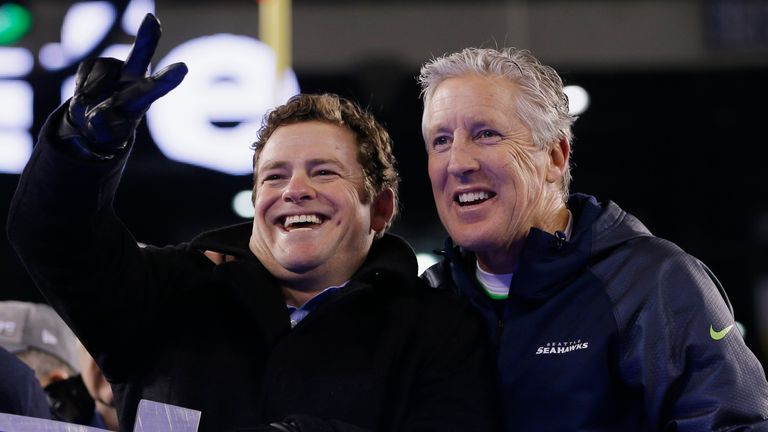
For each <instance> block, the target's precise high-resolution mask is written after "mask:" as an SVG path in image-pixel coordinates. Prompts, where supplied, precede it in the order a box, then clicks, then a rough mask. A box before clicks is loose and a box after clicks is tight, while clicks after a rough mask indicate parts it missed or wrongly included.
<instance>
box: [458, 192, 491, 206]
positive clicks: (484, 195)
mask: <svg viewBox="0 0 768 432" xmlns="http://www.w3.org/2000/svg"><path fill="white" fill-rule="evenodd" d="M490 197H491V195H490V194H489V193H488V192H465V193H463V194H459V202H460V203H462V204H464V203H469V202H473V201H480V200H487V199H488V198H490Z"/></svg>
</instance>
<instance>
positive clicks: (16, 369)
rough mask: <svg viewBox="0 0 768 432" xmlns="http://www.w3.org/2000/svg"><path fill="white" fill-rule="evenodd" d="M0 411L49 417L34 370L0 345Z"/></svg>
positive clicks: (49, 413)
mask: <svg viewBox="0 0 768 432" xmlns="http://www.w3.org/2000/svg"><path fill="white" fill-rule="evenodd" d="M0 413H6V414H16V415H22V416H27V417H36V418H42V419H47V420H50V419H51V410H50V408H49V407H48V399H47V398H46V397H45V393H44V392H43V388H42V387H41V386H40V382H39V381H38V380H37V378H36V377H35V371H33V370H32V369H30V368H29V367H28V366H27V365H26V364H24V362H22V361H21V360H19V359H18V358H17V357H16V356H15V355H13V354H11V353H9V352H8V351H6V350H5V349H4V348H2V347H0Z"/></svg>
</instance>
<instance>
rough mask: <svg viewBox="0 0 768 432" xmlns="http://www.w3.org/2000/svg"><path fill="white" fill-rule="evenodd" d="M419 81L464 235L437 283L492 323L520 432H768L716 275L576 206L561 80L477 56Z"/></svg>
mask: <svg viewBox="0 0 768 432" xmlns="http://www.w3.org/2000/svg"><path fill="white" fill-rule="evenodd" d="M419 81H420V83H421V86H422V93H423V98H424V115H423V119H422V132H423V135H424V141H425V143H426V148H427V153H428V171H429V177H430V180H431V183H432V192H433V195H434V199H435V203H436V206H437V209H438V212H439V215H440V220H441V221H442V223H443V225H444V226H445V228H446V229H447V231H448V233H449V234H450V238H449V239H448V240H447V242H446V247H445V250H444V251H443V253H444V259H443V261H441V262H440V263H438V264H436V265H435V266H433V267H431V268H430V269H428V270H427V271H426V272H425V274H424V275H423V277H424V278H425V279H426V280H428V281H429V283H430V284H431V285H432V286H435V287H441V288H446V289H451V290H454V291H456V292H458V293H460V294H461V295H462V296H464V297H466V298H468V299H469V301H470V302H471V303H472V304H473V305H474V306H475V307H476V308H477V309H479V310H480V311H481V313H482V314H483V315H484V317H485V319H486V322H487V325H488V330H489V332H490V340H491V341H492V344H493V345H494V346H495V349H496V355H497V362H498V380H499V388H500V389H501V392H502V398H503V403H504V406H503V409H504V416H505V428H506V430H525V431H528V430H546V431H555V430H569V431H575V430H579V431H586V430H589V431H595V430H601V431H606V430H611V431H655V430H677V431H705V430H718V431H726V430H728V431H732V430H768V421H767V420H766V418H768V384H766V380H765V375H764V372H763V369H762V367H761V366H760V364H759V362H758V361H757V359H756V358H755V356H754V355H753V354H752V352H750V350H749V349H748V348H747V347H746V345H745V344H744V340H743V339H742V336H741V334H740V333H739V332H738V331H732V329H733V328H734V324H735V321H734V317H733V313H732V309H731V305H730V303H729V301H728V298H727V297H726V295H725V291H724V289H723V287H722V286H721V285H720V283H719V282H718V281H717V279H716V278H715V276H714V275H713V274H712V272H711V271H710V270H709V269H708V268H707V267H706V266H705V265H704V264H703V263H701V262H700V261H698V260H697V259H696V258H694V257H692V256H690V255H688V254H687V253H685V252H684V251H682V250H681V249H680V248H679V247H677V246H676V245H674V244H672V243H670V242H669V241H666V240H663V239H660V238H658V237H655V236H653V235H652V234H651V233H650V232H649V231H648V229H647V228H646V227H645V226H643V224H642V223H641V222H640V221H639V220H637V219H636V218H635V217H633V216H632V215H630V214H628V213H626V212H625V211H623V210H622V209H621V208H619V207H618V206H617V205H616V204H615V203H613V202H610V201H608V202H599V201H598V200H597V199H596V198H595V197H592V196H589V195H584V194H574V195H569V190H568V187H569V181H570V166H569V159H570V153H571V125H572V124H573V122H574V120H575V119H574V118H573V117H572V116H571V115H570V114H569V112H568V98H567V97H566V95H565V94H564V92H563V84H562V80H561V79H560V77H559V76H558V74H557V73H556V72H555V70H554V69H552V68H551V67H548V66H546V65H543V64H542V63H540V62H539V61H538V60H537V59H536V58H535V57H534V56H533V55H531V53H530V52H528V51H526V50H519V49H515V48H506V49H500V50H497V49H476V48H467V49H464V50H462V51H460V52H457V53H453V54H450V55H446V56H444V57H441V58H438V59H435V60H432V61H430V62H428V63H427V64H426V65H424V67H423V68H422V69H421V74H420V77H419Z"/></svg>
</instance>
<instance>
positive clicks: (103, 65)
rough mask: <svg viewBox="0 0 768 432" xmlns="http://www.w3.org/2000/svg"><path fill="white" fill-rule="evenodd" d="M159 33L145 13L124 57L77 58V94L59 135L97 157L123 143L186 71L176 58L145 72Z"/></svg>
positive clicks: (112, 152)
mask: <svg viewBox="0 0 768 432" xmlns="http://www.w3.org/2000/svg"><path fill="white" fill-rule="evenodd" d="M160 33H161V31H160V22H159V21H158V20H157V18H155V16H154V15H152V14H147V16H146V17H145V18H144V21H143V22H142V23H141V27H139V31H138V33H137V34H136V41H135V42H134V43H133V47H132V48H131V53H130V54H128V58H127V59H126V60H125V62H122V61H120V60H116V59H112V58H97V59H89V60H85V61H83V62H82V63H80V66H79V67H78V69H77V75H76V76H75V95H74V96H73V97H72V99H70V101H69V107H68V109H67V112H66V115H65V119H64V122H63V124H61V126H60V128H59V131H58V132H59V136H60V137H61V138H73V141H74V142H75V144H76V145H77V146H79V147H81V148H80V149H78V151H79V152H80V153H84V154H90V156H95V157H96V158H98V159H111V158H112V157H114V156H115V155H116V154H119V153H120V152H121V151H122V150H124V149H125V148H126V147H127V145H128V143H129V142H130V141H131V140H132V138H133V134H134V131H135V129H136V126H138V124H139V121H140V120H141V118H142V117H143V116H144V113H145V112H146V111H147V109H149V106H150V105H151V104H152V102H154V101H156V100H157V99H158V98H160V97H162V96H163V95H165V94H166V93H168V92H169V91H171V90H173V89H174V88H176V86H178V85H179V84H180V83H181V81H182V80H183V79H184V76H185V75H186V74H187V66H186V65H185V64H184V63H174V64H172V65H170V66H168V67H166V68H164V69H163V70H161V71H159V72H156V73H155V74H153V75H149V73H148V68H149V63H150V61H151V60H152V56H153V55H154V53H155V49H156V48H157V43H158V41H159V40H160Z"/></svg>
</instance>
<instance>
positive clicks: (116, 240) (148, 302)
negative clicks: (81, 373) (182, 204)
mask: <svg viewBox="0 0 768 432" xmlns="http://www.w3.org/2000/svg"><path fill="white" fill-rule="evenodd" d="M65 108H66V104H65V105H64V106H62V107H61V108H59V109H58V110H56V111H55V112H54V113H53V114H51V116H50V117H49V118H48V120H47V121H46V124H45V125H44V126H43V128H42V131H41V133H40V136H39V139H38V143H37V145H36V146H35V149H34V151H33V154H32V157H31V158H30V160H29V162H28V164H27V166H26V168H25V169H24V172H23V173H22V175H21V178H20V181H19V184H18V187H17V190H16V193H15V195H14V197H13V199H12V201H11V206H10V214H9V218H8V224H7V229H8V237H9V239H10V241H11V244H12V245H13V247H14V249H15V250H16V252H17V253H18V255H19V257H20V258H21V260H22V262H23V264H24V266H25V267H26V268H27V271H28V272H29V274H30V275H31V277H32V279H33V280H34V282H35V284H36V285H37V287H38V288H39V289H40V290H41V291H42V293H43V295H44V296H45V297H46V299H47V301H48V302H49V303H50V304H51V305H52V306H53V307H54V308H55V309H56V310H57V311H58V313H59V314H60V315H61V316H62V318H63V319H64V320H65V321H66V322H67V323H68V324H69V325H70V327H72V329H73V330H74V331H75V333H76V334H77V336H78V337H79V338H80V339H81V341H82V342H83V344H84V345H85V346H86V347H87V348H88V350H89V351H91V353H92V354H93V355H94V358H96V360H97V361H98V362H99V364H100V366H101V367H102V369H103V371H104V373H105V375H106V376H107V377H110V376H111V377H112V378H118V377H116V376H115V375H119V374H120V371H127V370H129V369H131V366H134V367H135V366H136V365H135V364H133V365H131V363H133V362H135V361H136V356H137V355H138V354H139V353H141V352H142V350H139V349H136V346H137V344H138V343H143V344H144V345H146V344H147V342H148V340H149V339H148V338H147V336H148V335H149V334H151V333H152V328H153V327H154V326H153V322H151V321H150V319H149V317H156V316H158V314H157V313H156V310H155V309H156V308H158V307H159V306H158V305H159V304H160V302H159V300H158V297H159V296H160V291H159V290H158V287H166V286H168V283H167V282H163V281H158V280H157V278H156V277H153V275H152V262H151V259H150V258H148V257H146V256H145V254H144V253H143V252H142V250H141V249H140V248H139V247H138V245H137V243H136V241H135V240H134V238H133V237H132V236H131V234H130V233H129V232H128V230H127V229H126V228H125V226H124V225H123V224H122V223H121V221H120V220H119V219H118V218H117V216H116V215H115V213H114V210H113V207H112V203H113V198H114V195H115V190H116V189H117V186H118V183H119V181H120V176H121V173H122V171H123V168H124V166H125V162H126V159H127V153H128V152H125V154H123V155H122V157H116V158H114V159H112V160H86V159H83V158H78V157H76V155H75V154H73V153H72V152H71V151H69V150H68V148H67V146H68V145H70V143H68V142H67V141H66V140H64V139H61V138H59V137H58V136H57V129H58V125H59V124H60V122H61V121H62V116H63V114H64V111H65ZM155 276H156V274H155ZM107 352H108V353H110V355H109V356H107V355H102V354H103V353H107ZM147 355H149V354H147ZM122 363H124V364H122Z"/></svg>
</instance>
